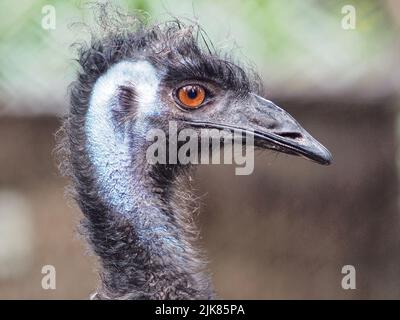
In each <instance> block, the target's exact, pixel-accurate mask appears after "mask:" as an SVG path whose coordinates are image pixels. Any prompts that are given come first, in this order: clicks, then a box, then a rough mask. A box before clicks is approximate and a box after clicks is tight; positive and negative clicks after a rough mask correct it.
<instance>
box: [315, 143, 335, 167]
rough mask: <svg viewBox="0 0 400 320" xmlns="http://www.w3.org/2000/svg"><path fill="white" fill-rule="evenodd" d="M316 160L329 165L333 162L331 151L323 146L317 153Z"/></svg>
mask: <svg viewBox="0 0 400 320" xmlns="http://www.w3.org/2000/svg"><path fill="white" fill-rule="evenodd" d="M318 162H319V163H320V164H322V165H324V166H329V165H331V164H332V162H333V156H332V153H330V151H329V150H328V149H326V148H325V147H323V149H322V150H321V152H320V154H319V155H318Z"/></svg>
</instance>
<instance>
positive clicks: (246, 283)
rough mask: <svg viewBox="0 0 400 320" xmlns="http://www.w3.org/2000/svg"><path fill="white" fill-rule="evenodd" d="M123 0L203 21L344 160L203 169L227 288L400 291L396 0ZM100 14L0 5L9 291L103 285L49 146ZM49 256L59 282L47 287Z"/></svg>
mask: <svg viewBox="0 0 400 320" xmlns="http://www.w3.org/2000/svg"><path fill="white" fill-rule="evenodd" d="M115 3H116V4H117V5H120V6H121V7H122V8H125V9H128V10H130V11H135V10H144V11H146V12H148V13H149V15H150V17H151V20H152V21H160V20H161V21H163V20H167V19H170V18H171V16H178V17H186V18H189V19H191V20H193V21H198V22H200V23H201V24H202V26H203V27H204V29H205V30H206V31H207V33H208V35H209V36H210V38H211V39H212V40H213V41H214V45H215V47H217V48H222V49H223V50H225V51H231V52H233V53H234V55H235V57H236V58H237V59H239V60H242V61H245V62H246V63H249V62H251V63H252V66H253V67H254V68H256V69H257V70H258V71H259V72H260V74H261V76H262V78H263V80H264V84H265V92H266V96H267V98H268V99H270V100H273V101H274V102H276V103H277V104H278V105H280V106H282V107H284V108H285V109H287V110H288V111H289V112H290V113H292V114H293V115H294V116H295V117H296V118H297V119H298V120H300V122H301V123H302V124H303V126H304V127H305V128H306V129H307V130H308V131H309V132H311V133H312V134H313V135H314V136H315V137H316V138H317V139H318V140H320V141H321V142H322V143H323V144H325V145H326V146H327V147H328V148H329V149H330V150H331V152H332V153H333V155H334V163H333V165H332V166H330V167H322V166H318V165H316V164H313V163H311V162H307V161H305V160H303V159H300V158H295V157H289V156H285V155H281V154H274V153H273V152H265V153H260V154H257V157H256V163H255V172H254V173H253V174H252V175H250V176H235V174H234V167H233V166H221V165H214V166H201V167H200V169H199V170H198V172H197V174H196V179H197V180H196V183H197V191H196V193H197V194H198V195H199V196H201V199H202V205H201V214H200V215H199V226H200V228H201V231H202V239H201V245H202V246H203V247H204V248H205V250H206V251H207V253H208V256H209V260H210V270H211V272H212V276H213V281H214V284H215V287H216V290H217V292H218V294H219V296H220V297H222V298H233V299H236V298H246V299H251V298H253V299H281V298H283V299H286V298H290V299H300V298H306V299H315V298H320V299H326V298H335V299H356V298H358V299H371V298H376V299H381V298H396V299H399V298H400V221H399V169H400V166H399V165H400V157H399V151H398V150H399V149H398V146H399V139H400V117H399V105H400V99H399V98H400V52H399V51H400V43H399V27H400V2H399V1H395V0H391V1H389V0H386V1H384V0H382V1H373V0H371V1H368V0H363V1H351V0H347V1H341V0H337V1H335V0H331V1H317V0H314V1H312V0H307V1H300V0H292V1H290V0H289V1H279V0H267V1H261V0H258V1H239V0H234V1H219V0H206V1H201V2H194V1H192V2H191V1H187V2H182V1H178V0H163V1H159V0H150V1H144V0H131V1H128V0H126V1H115ZM346 5H347V7H344V6H346ZM348 6H351V8H353V9H354V10H355V19H356V20H355V24H354V23H353V24H352V22H354V21H353V20H351V19H352V18H351V17H350V18H349V16H348V14H349V12H350V11H351V10H352V9H351V8H350V9H348V8H349V7H348ZM52 10H54V13H55V17H56V20H55V25H52V24H51V23H49V21H48V20H46V17H47V16H48V14H49V13H50V14H51V12H52ZM348 10H350V11H348ZM350 14H351V13H350ZM349 19H350V20H349ZM92 20H93V17H92V10H91V9H90V8H89V7H88V6H87V5H86V3H85V2H84V1H51V0H48V1H40V0H37V1H28V0H22V1H11V0H5V1H2V2H1V4H0V298H1V299H14V298H24V299H28V298H33V299H64V298H65V299H87V298H88V297H89V295H90V293H91V292H93V291H94V289H95V288H96V285H97V281H98V279H97V275H96V259H95V257H93V256H92V255H91V254H90V252H89V251H88V249H87V246H86V244H85V241H84V240H83V239H81V238H80V236H79V234H78V232H77V231H76V228H77V225H78V224H79V220H80V212H79V210H78V209H77V208H76V207H75V206H74V204H73V203H72V201H70V200H68V198H66V197H65V195H64V188H65V186H66V185H67V181H66V180H65V179H64V178H62V177H60V175H59V174H58V171H57V165H56V162H55V160H54V155H53V150H54V147H55V139H54V134H55V132H56V131H57V129H58V128H59V126H60V116H62V115H63V114H64V113H65V112H66V110H67V108H68V92H67V86H68V84H69V83H70V82H71V81H72V80H73V79H74V74H75V72H76V70H77V65H76V63H75V62H74V57H75V52H74V50H73V48H71V47H70V45H71V44H72V43H73V42H76V41H80V40H85V39H87V33H85V32H83V31H82V28H79V27H78V28H77V27H76V22H82V21H83V22H87V23H89V24H90V23H91V21H92ZM45 265H53V266H54V267H55V269H56V275H57V277H56V281H57V282H56V289H55V290H44V289H43V288H42V285H41V281H42V277H43V276H44V275H43V274H42V273H41V271H42V267H43V266H45ZM344 265H353V266H354V267H355V269H356V285H357V288H356V289H355V290H343V289H342V287H341V281H342V278H343V276H344V275H343V274H342V273H341V270H342V267H343V266H344Z"/></svg>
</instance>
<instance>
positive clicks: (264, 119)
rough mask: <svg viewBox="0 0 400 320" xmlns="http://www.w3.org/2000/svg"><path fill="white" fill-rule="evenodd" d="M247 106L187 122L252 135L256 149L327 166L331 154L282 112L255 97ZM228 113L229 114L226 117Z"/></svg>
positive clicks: (271, 104)
mask: <svg viewBox="0 0 400 320" xmlns="http://www.w3.org/2000/svg"><path fill="white" fill-rule="evenodd" d="M246 104H247V105H246V106H243V105H242V104H237V105H235V106H232V105H230V106H229V112H223V114H224V115H223V116H221V114H220V113H215V114H214V115H213V121H209V120H208V121H199V120H200V119H197V121H194V120H192V121H186V122H188V123H190V124H191V125H193V126H197V127H205V128H216V129H220V130H231V131H241V132H244V133H248V134H252V135H254V144H255V146H257V147H260V148H265V149H272V150H275V151H278V152H283V153H287V154H293V155H297V156H302V157H305V158H307V159H310V160H313V161H315V162H317V163H319V164H323V165H328V164H330V163H331V162H332V155H331V153H330V152H329V151H328V149H326V148H325V147H324V146H323V145H322V144H321V143H319V142H318V141H317V140H316V139H314V138H313V137H312V136H311V135H310V134H309V133H308V132H307V131H306V130H304V129H303V127H302V126H301V125H300V124H299V123H298V122H297V121H296V120H295V119H294V118H293V117H292V116H291V115H290V114H289V113H287V112H286V111H285V110H283V109H281V108H279V107H278V106H277V105H275V104H274V103H273V102H271V101H269V100H266V99H264V98H262V97H260V96H258V95H256V94H251V95H250V98H249V101H248V102H247V103H246ZM227 113H228V114H229V115H230V116H229V117H227Z"/></svg>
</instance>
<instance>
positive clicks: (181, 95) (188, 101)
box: [177, 85, 206, 109]
mask: <svg viewBox="0 0 400 320" xmlns="http://www.w3.org/2000/svg"><path fill="white" fill-rule="evenodd" d="M177 98H178V100H179V102H180V104H181V105H182V106H183V107H185V108H187V109H196V108H199V107H200V106H201V105H202V104H203V102H204V100H205V98H206V90H205V89H204V87H202V86H200V85H186V86H184V87H181V88H179V89H178V91H177Z"/></svg>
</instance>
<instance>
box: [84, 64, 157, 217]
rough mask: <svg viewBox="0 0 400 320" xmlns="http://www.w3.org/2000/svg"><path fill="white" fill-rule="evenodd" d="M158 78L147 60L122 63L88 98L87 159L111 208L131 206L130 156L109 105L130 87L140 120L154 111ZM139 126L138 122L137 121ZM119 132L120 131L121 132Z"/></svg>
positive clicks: (100, 79)
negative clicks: (120, 88) (124, 87)
mask: <svg viewBox="0 0 400 320" xmlns="http://www.w3.org/2000/svg"><path fill="white" fill-rule="evenodd" d="M158 85H159V79H158V77H157V73H156V70H155V69H154V67H153V66H152V65H151V64H150V63H149V62H147V61H122V62H119V63H117V64H116V65H114V66H113V67H111V68H110V69H109V70H108V71H107V72H106V73H105V74H103V75H102V76H101V77H100V78H99V79H98V80H97V81H96V83H95V85H94V87H93V91H92V95H91V98H90V103H89V108H88V111H87V119H86V123H85V131H86V135H87V139H88V151H89V157H90V159H91V161H92V163H93V165H94V167H95V170H96V174H97V177H98V183H99V185H100V188H101V190H102V192H103V193H104V194H103V195H102V196H103V197H105V198H106V200H107V201H109V202H110V204H112V205H113V206H114V207H121V206H123V208H121V209H124V210H127V211H129V210H131V209H132V207H133V205H134V204H133V199H132V197H131V195H132V191H133V190H132V188H133V187H134V186H132V182H131V181H129V177H127V175H128V174H129V172H130V170H129V168H130V166H131V161H132V160H131V159H132V157H131V155H130V153H129V140H128V139H126V135H125V132H123V131H124V129H123V128H120V127H118V128H116V126H115V123H114V122H113V119H112V106H113V104H115V103H118V101H117V97H118V88H119V87H120V86H131V87H132V88H133V89H134V91H135V97H136V99H135V101H136V104H137V108H138V110H137V112H136V114H137V115H139V116H140V117H142V116H146V115H148V114H154V113H156V112H158V111H157V102H156V101H157V99H156V97H157V90H158ZM137 122H138V123H140V119H137ZM121 130H122V132H121Z"/></svg>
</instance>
